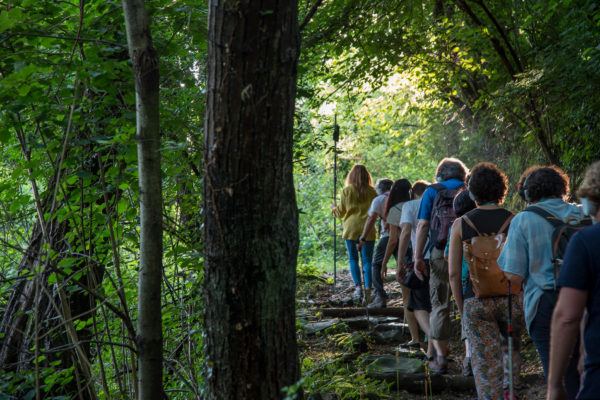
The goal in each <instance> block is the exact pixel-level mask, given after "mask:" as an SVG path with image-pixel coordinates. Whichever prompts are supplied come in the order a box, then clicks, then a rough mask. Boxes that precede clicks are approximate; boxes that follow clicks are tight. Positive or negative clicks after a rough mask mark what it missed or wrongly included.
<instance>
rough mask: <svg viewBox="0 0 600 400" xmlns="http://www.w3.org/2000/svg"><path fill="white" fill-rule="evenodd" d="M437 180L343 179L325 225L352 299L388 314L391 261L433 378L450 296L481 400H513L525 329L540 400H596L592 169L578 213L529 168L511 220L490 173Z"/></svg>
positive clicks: (596, 182) (497, 175)
mask: <svg viewBox="0 0 600 400" xmlns="http://www.w3.org/2000/svg"><path fill="white" fill-rule="evenodd" d="M435 180H436V183H435V184H429V182H426V181H423V180H419V181H417V182H415V183H414V184H411V183H410V182H409V181H408V180H407V179H398V180H396V181H394V182H393V181H391V180H390V179H380V180H378V181H377V183H376V184H375V186H373V183H372V178H371V175H370V173H369V172H368V170H367V168H366V167H365V166H364V165H360V164H356V165H354V166H353V167H352V169H351V171H350V172H349V173H348V175H347V177H346V184H345V187H344V189H343V190H342V192H341V195H340V201H339V203H337V204H336V203H334V204H333V205H332V213H333V215H335V216H336V217H339V218H342V219H343V222H344V230H343V238H344V239H345V242H346V247H347V250H348V256H349V262H350V272H351V275H352V279H353V281H354V284H355V287H354V289H353V296H354V297H355V299H357V300H359V301H363V302H364V303H365V304H366V306H367V308H381V307H385V306H386V300H387V295H386V291H385V288H384V277H385V275H386V273H387V264H388V261H389V260H390V258H391V256H392V255H393V256H394V257H395V259H396V262H397V267H396V280H397V281H398V282H399V283H400V284H401V287H402V298H403V303H404V312H405V317H406V321H407V324H408V327H409V331H410V334H411V341H410V342H408V343H407V344H406V345H407V346H409V347H415V348H420V347H421V344H420V339H419V338H420V336H419V329H420V330H421V331H423V333H424V334H425V335H426V337H427V338H428V340H427V348H426V349H423V350H424V352H425V357H426V360H427V361H428V365H429V370H430V371H431V372H432V373H437V374H444V373H447V370H448V357H449V355H450V350H449V347H448V341H449V340H451V339H455V338H453V337H452V330H451V329H450V312H451V308H452V303H451V296H452V297H453V298H454V301H455V303H456V307H457V309H458V312H459V314H460V318H461V341H464V344H465V357H464V359H463V363H462V366H463V374H465V375H473V376H474V378H475V385H476V388H477V394H478V397H479V398H480V399H511V400H512V399H518V393H519V392H520V390H521V389H522V388H521V382H520V367H521V357H520V350H521V335H522V330H523V328H525V327H526V329H527V331H528V332H529V335H530V336H531V339H532V340H533V342H534V344H535V346H536V349H537V352H538V354H539V357H540V360H541V364H542V366H543V370H544V375H545V377H546V381H547V399H597V398H600V345H597V344H596V343H597V342H598V344H600V290H599V289H600V287H599V286H600V224H595V223H596V222H598V221H600V161H598V162H595V163H594V164H592V165H591V166H590V167H589V168H588V169H587V171H586V173H585V176H584V179H583V182H582V183H581V185H580V187H579V190H578V191H577V196H578V197H579V198H580V199H581V204H580V205H578V204H573V203H569V202H568V201H567V198H568V197H567V196H568V195H569V178H568V177H567V175H566V174H565V173H564V172H563V171H562V170H561V169H560V168H558V167H556V166H553V165H551V166H534V167H531V168H528V169H527V170H525V171H524V172H523V174H522V175H521V177H520V179H519V181H518V183H517V186H516V190H517V192H518V194H519V196H520V197H521V198H522V199H523V200H524V201H525V202H527V203H528V207H527V208H525V209H524V210H523V211H522V212H519V213H518V214H516V215H513V213H512V212H511V211H509V210H507V209H506V208H503V207H502V204H503V201H504V199H505V196H506V193H507V190H508V179H507V177H506V175H505V174H504V173H503V172H502V171H501V170H500V169H499V168H498V167H497V166H496V165H494V164H493V163H489V162H481V163H478V164H477V165H475V166H474V167H473V168H471V170H468V169H467V167H466V166H465V165H464V164H463V162H461V161H460V160H458V159H456V158H444V159H443V160H441V161H440V163H439V164H438V166H437V169H436V173H435ZM378 219H379V220H380V228H379V241H378V242H377V245H376V246H375V239H376V237H377V232H376V229H375V225H376V222H377V220H378ZM411 249H412V250H411ZM359 254H360V258H361V261H362V272H361V268H360V266H359ZM361 275H362V276H361ZM371 289H373V293H371ZM456 339H457V338H456Z"/></svg>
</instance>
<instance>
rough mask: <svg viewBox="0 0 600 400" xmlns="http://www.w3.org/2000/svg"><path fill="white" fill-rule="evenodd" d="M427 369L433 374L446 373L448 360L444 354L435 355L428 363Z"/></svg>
mask: <svg viewBox="0 0 600 400" xmlns="http://www.w3.org/2000/svg"><path fill="white" fill-rule="evenodd" d="M429 370H430V371H431V372H432V373H433V374H437V375H443V374H447V373H448V360H447V359H446V357H444V356H437V357H435V359H434V360H433V361H431V362H430V363H429Z"/></svg>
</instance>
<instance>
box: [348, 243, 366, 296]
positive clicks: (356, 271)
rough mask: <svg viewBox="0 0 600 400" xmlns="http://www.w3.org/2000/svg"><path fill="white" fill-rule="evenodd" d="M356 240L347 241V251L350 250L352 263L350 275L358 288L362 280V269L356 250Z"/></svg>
mask: <svg viewBox="0 0 600 400" xmlns="http://www.w3.org/2000/svg"><path fill="white" fill-rule="evenodd" d="M356 243H357V242H356V240H350V239H346V250H348V260H349V262H350V275H352V280H353V281H354V285H355V286H358V285H360V284H361V282H362V280H361V278H360V268H359V267H358V250H356Z"/></svg>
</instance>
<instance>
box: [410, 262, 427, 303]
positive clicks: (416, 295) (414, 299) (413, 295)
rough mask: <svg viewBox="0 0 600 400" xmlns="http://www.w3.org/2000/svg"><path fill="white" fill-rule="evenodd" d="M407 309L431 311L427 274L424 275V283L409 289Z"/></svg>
mask: <svg viewBox="0 0 600 400" xmlns="http://www.w3.org/2000/svg"><path fill="white" fill-rule="evenodd" d="M428 261H429V260H425V262H427V270H428V271H429V262H428ZM407 308H408V311H415V310H417V311H421V310H424V311H427V312H431V297H430V295H429V276H426V277H425V284H424V285H423V286H421V287H420V288H419V289H410V297H409V298H408V306H407Z"/></svg>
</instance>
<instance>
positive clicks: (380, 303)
mask: <svg viewBox="0 0 600 400" xmlns="http://www.w3.org/2000/svg"><path fill="white" fill-rule="evenodd" d="M367 308H368V309H373V308H385V299H384V298H383V297H381V296H380V295H378V294H376V295H375V297H374V298H373V301H372V302H371V304H369V305H368V306H367Z"/></svg>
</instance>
